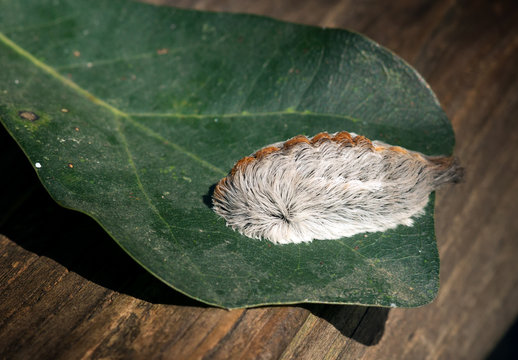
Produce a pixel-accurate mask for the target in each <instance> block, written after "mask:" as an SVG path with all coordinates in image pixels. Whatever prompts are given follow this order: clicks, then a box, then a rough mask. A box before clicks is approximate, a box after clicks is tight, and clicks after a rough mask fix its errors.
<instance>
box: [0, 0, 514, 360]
mask: <svg viewBox="0 0 518 360" xmlns="http://www.w3.org/2000/svg"><path fill="white" fill-rule="evenodd" d="M154 2H155V3H167V4H170V5H175V6H181V7H188V8H196V9H203V10H214V11H232V12H249V13H255V14H263V15H268V16H272V17H275V18H278V19H283V20H288V21H294V22H299V23H305V24H312V25H319V26H332V27H340V28H348V29H352V30H355V31H359V32H362V33H364V34H366V35H368V36H369V37H371V38H373V39H374V40H375V41H377V42H379V43H381V44H382V45H384V46H386V47H388V48H389V49H391V50H393V51H395V52H396V53H397V54H399V55H400V56H402V57H403V58H404V59H406V60H407V61H408V62H409V63H410V64H412V65H414V66H415V67H416V68H417V69H418V71H420V72H421V74H423V76H424V77H425V78H426V80H427V81H428V82H429V83H430V84H431V86H432V88H433V89H434V91H435V92H436V94H437V96H438V97H439V100H440V101H441V103H442V104H443V106H444V108H445V110H446V112H447V114H448V116H449V117H450V119H451V120H452V123H453V126H454V129H455V133H456V136H457V147H456V155H457V156H458V157H459V158H460V159H461V161H462V163H463V164H464V166H465V167H466V180H465V182H464V183H462V184H460V185H458V186H455V187H448V188H445V189H443V190H441V191H439V192H438V194H437V205H436V215H437V216H436V220H437V224H436V227H437V241H438V245H439V251H440V255H441V288H440V291H439V296H438V298H437V299H436V301H435V302H433V303H432V304H430V305H428V306H425V307H422V308H418V309H392V310H390V311H389V310H387V309H376V308H365V307H359V306H330V305H311V306H308V305H304V306H278V307H263V308H258V309H251V310H235V311H225V310H221V309H215V308H211V307H206V306H204V305H202V304H200V303H198V302H196V301H193V300H191V299H189V298H187V297H185V296H183V295H182V294H179V293H177V292H175V291H173V290H171V289H169V288H168V287H166V286H165V285H163V284H162V283H161V282H159V281H158V280H156V279H154V278H153V277H152V276H150V275H149V274H147V273H146V272H145V271H143V270H142V269H140V268H139V266H138V265H136V264H135V263H134V262H133V261H132V260H131V259H129V257H128V256H127V255H125V253H123V252H122V250H120V249H119V248H118V247H117V246H116V245H115V244H114V242H113V241H111V239H110V238H109V237H108V236H107V235H106V234H105V233H104V232H103V231H102V230H101V229H100V228H99V227H98V226H97V225H96V224H95V223H94V221H92V220H90V219H89V218H87V217H86V216H83V215H81V214H78V213H75V212H72V211H68V210H65V209H62V208H60V207H59V206H57V205H55V203H54V202H53V201H52V199H50V197H49V196H48V195H47V194H46V192H45V191H44V190H43V188H42V187H41V185H39V183H38V181H37V180H36V177H35V175H34V173H33V171H32V168H31V167H30V165H29V164H28V162H27V161H26V160H25V158H24V156H23V154H22V153H21V151H20V150H19V149H18V148H17V146H16V144H15V143H14V142H13V141H12V140H11V139H10V138H9V137H8V135H7V134H6V133H5V130H3V129H2V130H1V132H0V153H1V154H2V157H1V158H0V164H1V168H2V169H4V171H2V175H1V176H0V185H1V186H0V192H1V193H0V196H1V199H2V201H1V202H0V233H2V234H4V235H5V236H0V359H47V358H54V359H78V358H85V359H100V358H107V359H132V358H134V359H141V358H146V359H150V358H153V359H154V358H165V359H191V358H192V359H203V358H205V359H228V358H232V359H279V358H280V359H345V358H347V359H389V358H390V359H393V358H397V359H481V358H484V357H485V356H486V354H487V353H488V352H489V351H491V349H492V348H493V347H494V346H495V344H496V343H497V341H498V340H499V338H500V337H501V336H502V335H503V334H504V333H505V331H506V329H507V328H508V327H509V326H510V325H511V324H512V323H513V321H514V319H515V318H516V316H517V314H518V271H516V270H517V267H516V260H515V259H516V258H517V257H518V242H517V236H518V221H517V220H516V214H517V212H518V206H517V204H518V180H517V176H518V160H517V156H516V151H517V150H518V146H517V145H518V121H517V119H516V114H518V96H517V94H518V72H517V71H516V64H518V3H517V2H516V1H513V0H508V1H491V2H489V1H483V0H473V1H453V0H439V1H425V0H419V1H415V0H412V1H411V0H403V1H396V2H387V1H382V0H373V1H369V2H358V1H352V0H326V1H320V2H316V1H310V0H297V1H295V0H287V1H282V2H280V1H273V0H265V1H252V0H247V1H243V0H197V1H196V0H193V1H189V0H178V1H172V0H170V1H154ZM5 169H8V170H7V171H5Z"/></svg>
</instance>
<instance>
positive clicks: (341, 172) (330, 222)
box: [213, 131, 462, 244]
mask: <svg viewBox="0 0 518 360" xmlns="http://www.w3.org/2000/svg"><path fill="white" fill-rule="evenodd" d="M461 176H462V169H461V168H460V167H459V165H458V163H457V161H456V160H455V159H454V158H452V157H431V156H426V155H423V154H421V153H418V152H414V151H409V150H406V149H404V148H401V147H398V146H391V145H388V144H385V143H383V142H380V141H371V140H369V139H367V138H366V137H364V136H358V135H356V134H354V133H348V132H345V131H344V132H338V133H335V134H328V133H320V134H317V135H315V136H314V137H313V138H307V137H306V136H302V135H299V136H296V137H294V138H291V139H289V140H287V141H286V142H279V143H275V144H271V145H268V146H265V147H263V148H262V149H260V150H258V151H257V152H255V153H254V154H252V155H251V156H247V157H244V158H243V159H241V160H239V161H238V162H237V163H236V164H235V166H234V167H233V168H232V170H231V171H230V173H229V175H228V176H227V177H225V178H223V179H221V180H220V181H219V183H218V184H217V185H216V187H215V189H214V194H213V209H214V211H215V212H216V213H217V214H218V215H220V216H222V217H223V218H224V219H225V220H226V222H227V226H230V227H232V228H233V229H234V230H237V231H239V232H240V233H241V234H243V235H245V236H248V237H251V238H256V239H260V238H264V239H268V240H270V241H271V242H273V243H275V244H288V243H301V242H309V241H312V240H314V239H321V240H324V239H338V238H342V237H348V236H352V235H355V234H358V233H363V232H376V231H385V230H388V229H392V228H395V227H396V226H398V225H406V226H412V225H413V219H412V218H414V217H417V216H419V215H421V214H423V212H424V210H423V209H424V207H425V205H426V204H427V202H428V198H429V194H430V192H432V191H433V190H435V189H437V188H438V187H439V186H441V185H443V184H446V183H452V182H458V181H459V180H460V179H461Z"/></svg>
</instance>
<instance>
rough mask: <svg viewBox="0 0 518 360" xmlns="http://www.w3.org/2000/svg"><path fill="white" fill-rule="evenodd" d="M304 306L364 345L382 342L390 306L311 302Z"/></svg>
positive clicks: (343, 333)
mask: <svg viewBox="0 0 518 360" xmlns="http://www.w3.org/2000/svg"><path fill="white" fill-rule="evenodd" d="M303 307H304V308H306V309H308V310H309V311H311V313H312V314H313V315H315V316H317V317H319V318H321V319H323V320H325V321H327V322H328V323H329V324H331V325H333V326H334V327H335V328H336V329H337V330H338V331H340V333H341V334H342V335H344V336H347V337H348V338H350V339H353V340H355V341H357V342H359V343H361V344H363V345H366V346H373V345H376V344H378V343H379V342H380V340H381V338H382V337H383V334H384V332H385V323H386V322H387V318H388V314H389V311H390V308H382V307H374V306H361V305H324V304H309V305H304V306H303Z"/></svg>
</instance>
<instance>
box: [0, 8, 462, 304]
mask: <svg viewBox="0 0 518 360" xmlns="http://www.w3.org/2000/svg"><path fill="white" fill-rule="evenodd" d="M0 66H1V67H0V68H1V71H0V118H1V121H2V123H3V124H4V125H5V127H6V128H7V129H8V131H9V133H10V134H11V135H12V136H13V137H14V138H15V139H16V141H17V142H18V144H19V145H20V146H21V147H22V149H23V150H24V152H25V153H26V155H27V157H28V158H29V160H30V161H31V163H32V164H33V166H34V168H35V171H36V172H37V173H38V176H39V178H40V179H41V182H42V183H43V185H44V186H45V187H46V188H47V190H48V191H49V193H50V194H51V195H52V197H53V198H54V199H55V200H56V201H57V202H58V203H59V204H61V205H62V206H64V207H67V208H70V209H74V210H78V211H81V212H83V213H85V214H87V215H89V216H91V217H93V218H94V219H95V220H96V221H97V222H98V223H99V224H100V225H101V226H102V227H103V228H104V229H105V230H106V231H107V232H108V233H109V234H110V235H111V236H112V237H113V239H114V240H115V241H116V242H117V243H118V244H119V245H120V246H121V247H122V248H123V249H124V250H125V251H126V252H127V253H128V254H129V255H130V256H131V257H133V258H134V259H135V260H136V261H137V262H138V263H140V264H141V265H142V266H143V267H145V268H146V269H147V270H149V271H150V272H151V273H153V274H154V275H156V276H157V277H158V278H160V279H161V280H162V281H164V282H165V283H167V284H169V285H170V286H172V287H174V288H175V289H177V290H178V291H180V292H182V293H185V294H187V295H189V296H191V297H193V298H196V299H199V300H200V301H203V302H205V303H208V304H213V305H217V306H222V307H227V308H235V307H248V306H258V305H263V304H285V303H298V302H325V303H340V304H364V305H377V306H405V307H413V306H419V305H423V304H426V303H428V302H430V301H431V300H432V299H433V298H434V297H435V295H436V293H437V290H438V286H439V285H438V273H439V258H438V253H437V246H436V242H435V234H434V221H433V207H434V204H433V196H432V197H431V198H432V200H431V201H430V203H429V204H428V206H427V209H426V215H424V216H422V217H420V218H419V219H418V220H417V221H416V224H415V225H414V226H413V227H404V226H400V227H398V228H397V229H395V230H393V231H387V232H384V233H369V234H361V235H358V236H354V237H351V238H343V239H340V240H333V241H314V242H312V243H310V244H292V245H284V246H275V245H272V244H271V243H269V242H268V241H260V240H253V239H248V238H246V237H244V236H242V235H240V234H238V233H237V232H234V231H232V230H231V229H229V228H227V227H226V226H225V221H224V220H223V219H221V218H219V217H218V216H217V215H216V214H214V212H213V211H212V210H211V209H210V188H211V186H213V185H214V184H215V183H216V182H217V181H218V180H219V179H220V178H222V177H223V176H225V175H226V173H227V172H228V171H229V170H230V169H231V167H232V166H233V164H234V162H235V161H237V160H238V159H240V158H241V157H243V156H245V155H248V154H250V153H251V152H253V151H254V150H257V149H258V148H260V147H262V146H264V145H267V144H270V143H274V142H276V141H281V140H285V139H287V138H290V137H292V136H294V135H297V134H306V135H309V136H311V135H314V134H316V133H318V132H321V131H329V132H336V131H341V130H347V131H354V132H356V133H359V134H363V135H365V136H367V137H369V138H371V139H378V140H384V141H386V142H389V143H392V144H397V145H402V146H404V147H407V148H410V149H413V150H417V151H421V152H424V153H426V154H448V153H450V152H451V150H452V147H453V143H454V137H453V132H452V129H451V125H450V123H449V121H448V119H447V118H446V116H445V114H444V112H443V111H442V110H441V108H440V106H439V104H438V102H437V100H436V98H435V96H434V95H433V93H432V92H431V90H430V89H429V87H428V86H427V85H426V83H425V82H424V81H423V79H422V78H421V77H420V76H419V75H418V74H417V73H416V72H415V71H414V70H413V69H412V68H411V67H410V66H408V65H407V64H406V63H404V62H403V61H402V60H401V59H399V58H398V57H397V56H395V55H394V54H392V53H391V52H389V51H387V50H386V49H383V48H381V47H380V46H379V45H377V44H376V43H374V42H373V41H371V40H369V39H366V38H365V37H363V36H361V35H358V34H355V33H352V32H348V31H345V30H335V29H321V28H316V27H309V26H301V25H294V24H288V23H283V22H279V21H275V20H272V19H268V18H263V17H257V16H250V15H230V14H217V13H206V12H197V11H189V10H179V9H173V8H168V7H156V6H150V5H145V4H139V3H133V2H127V1H114V0H88V1H86V0H83V1H78V0H1V1H0ZM36 117H37V119H36ZM70 240H71V241H73V239H70Z"/></svg>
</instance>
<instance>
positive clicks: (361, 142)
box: [214, 131, 454, 200]
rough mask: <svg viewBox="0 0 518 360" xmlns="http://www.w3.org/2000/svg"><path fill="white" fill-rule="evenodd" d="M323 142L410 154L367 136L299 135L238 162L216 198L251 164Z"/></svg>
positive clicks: (444, 161)
mask: <svg viewBox="0 0 518 360" xmlns="http://www.w3.org/2000/svg"><path fill="white" fill-rule="evenodd" d="M322 141H334V142H337V143H339V144H340V145H342V146H345V147H352V146H366V147H369V148H370V149H372V150H373V151H385V150H389V151H394V152H398V153H401V154H408V153H409V152H408V151H407V150H406V149H404V148H402V147H400V146H390V147H388V148H387V147H384V146H374V145H373V144H372V142H371V141H370V140H369V139H367V138H366V137H365V136H361V135H357V136H355V137H354V138H353V137H352V136H351V134H349V133H348V132H347V131H341V132H338V133H336V134H335V135H333V136H331V135H329V134H328V133H327V132H321V133H318V134H316V135H315V136H313V137H312V138H311V139H309V138H308V137H306V136H304V135H297V136H295V137H293V138H291V139H289V140H287V141H285V142H284V143H283V144H282V147H276V146H268V147H265V148H262V149H260V150H258V151H256V152H255V153H254V154H252V155H251V156H245V157H244V158H242V159H241V160H239V161H238V162H236V164H235V165H234V167H233V168H232V170H230V174H229V175H228V176H226V177H224V178H223V179H221V180H220V181H219V182H218V184H217V185H216V187H215V188H214V197H215V198H217V199H218V200H221V199H222V197H223V193H224V191H225V190H224V188H225V185H226V183H227V181H230V180H231V179H232V177H233V176H234V175H235V174H236V173H237V172H238V171H244V169H245V168H246V167H247V166H248V165H249V164H251V163H253V162H255V161H257V160H260V159H262V158H264V157H265V156H267V155H269V154H271V153H273V152H276V151H281V150H288V149H290V148H292V147H294V146H296V145H298V144H301V143H306V144H310V145H315V144H317V143H320V142H322ZM411 154H412V156H414V157H416V158H418V159H419V160H421V161H426V159H425V158H424V157H423V156H421V155H420V154H419V153H411ZM428 160H429V161H431V162H432V163H433V164H434V165H436V166H438V167H444V168H447V167H449V166H450V165H451V164H452V162H453V161H454V159H453V157H436V158H434V157H431V158H428Z"/></svg>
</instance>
